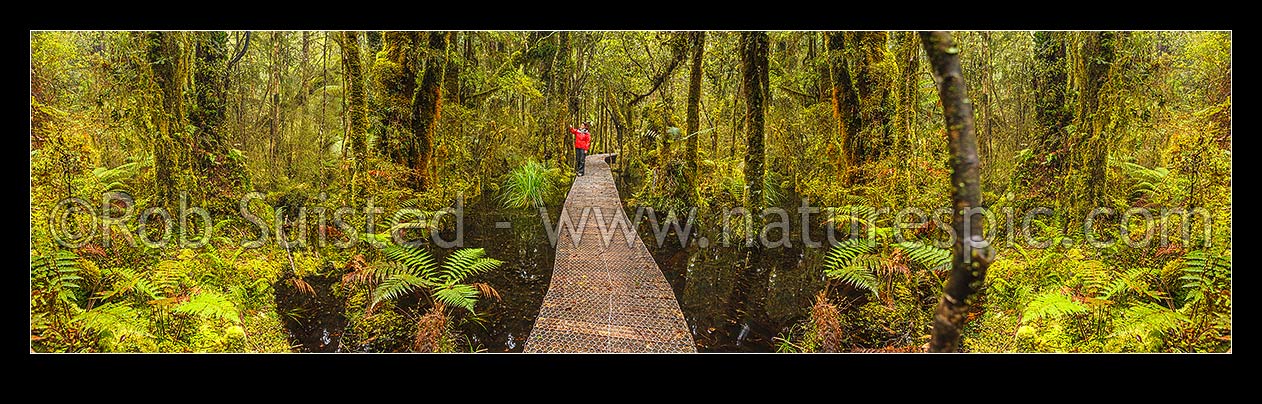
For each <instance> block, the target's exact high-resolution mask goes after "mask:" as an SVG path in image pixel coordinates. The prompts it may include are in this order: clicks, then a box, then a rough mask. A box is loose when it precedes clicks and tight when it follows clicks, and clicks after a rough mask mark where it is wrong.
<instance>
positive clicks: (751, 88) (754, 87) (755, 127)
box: [730, 31, 771, 334]
mask: <svg viewBox="0 0 1262 404" xmlns="http://www.w3.org/2000/svg"><path fill="white" fill-rule="evenodd" d="M767 53H768V38H767V33H766V32H761V31H757V32H742V33H741V34H740V55H741V83H742V86H741V87H742V88H743V90H744V98H745V100H746V102H745V115H746V116H747V120H748V125H747V126H746V132H745V134H746V136H745V140H746V142H745V188H746V193H745V201H744V202H745V207H746V209H748V210H749V212H748V214H749V216H750V218H751V219H752V220H751V221H752V225H753V226H752V232H751V233H749V235H750V237H752V241H753V243H752V244H749V245H747V247H748V248H747V249H746V254H745V263H746V265H745V267H744V268H742V270H741V271H740V273H739V275H738V279H737V285H736V286H735V287H734V288H733V292H732V302H733V303H732V305H731V310H732V313H731V314H730V315H731V316H732V318H743V319H744V323H745V325H746V326H748V325H749V324H752V323H754V322H757V321H758V320H759V319H760V318H762V317H763V316H764V314H765V311H764V309H763V308H764V304H765V301H766V300H765V292H766V290H767V284H768V282H769V280H770V279H769V278H768V275H770V273H771V271H770V270H769V269H768V268H766V267H765V266H764V265H763V262H764V261H763V253H762V251H761V249H762V245H761V244H760V243H759V242H758V233H759V230H760V229H761V228H762V218H761V215H760V213H761V212H762V208H763V207H764V206H763V205H764V203H763V175H764V174H765V173H764V172H763V170H764V166H763V164H764V160H763V153H764V123H765V117H764V114H765V110H764V106H765V103H766V96H767V84H768V82H767V78H768V62H767ZM733 332H734V333H737V334H739V333H740V331H737V330H733Z"/></svg>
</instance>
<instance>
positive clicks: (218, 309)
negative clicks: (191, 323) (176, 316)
mask: <svg viewBox="0 0 1262 404" xmlns="http://www.w3.org/2000/svg"><path fill="white" fill-rule="evenodd" d="M174 311H175V312H176V313H185V314H192V315H195V316H198V317H207V318H218V319H224V320H228V321H231V322H234V323H235V322H238V321H240V320H241V317H240V314H239V312H238V311H237V306H236V305H234V304H232V302H231V301H228V298H227V297H226V296H224V295H222V294H219V293H216V292H209V291H203V292H201V293H198V294H196V295H194V296H193V298H192V299H189V301H187V302H184V303H181V304H180V305H178V306H175V309H174Z"/></svg>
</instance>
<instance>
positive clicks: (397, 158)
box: [374, 31, 417, 167]
mask: <svg viewBox="0 0 1262 404" xmlns="http://www.w3.org/2000/svg"><path fill="white" fill-rule="evenodd" d="M415 36H417V35H416V33H414V32H400V31H388V32H385V33H384V34H383V35H382V50H383V51H384V52H382V53H381V54H380V55H378V57H377V61H376V64H375V66H374V70H375V71H376V74H375V75H374V76H375V77H376V79H377V85H378V86H379V87H380V88H381V92H382V98H383V100H382V101H383V102H382V104H383V105H382V112H381V114H382V120H383V121H384V122H382V123H383V126H384V128H383V129H384V130H382V131H381V134H380V137H379V138H378V139H377V150H378V151H379V152H380V153H381V155H382V156H384V157H385V158H387V159H389V160H390V161H392V162H394V163H397V164H402V165H405V166H407V167H413V166H414V165H415V164H414V163H415V162H414V161H413V160H414V159H415V155H414V154H413V153H411V152H410V151H411V150H412V149H413V147H410V146H411V144H412V143H413V141H414V139H415V136H413V135H412V98H413V97H415V95H416V65H415V62H416V56H415V54H416V52H417V49H416V47H415V44H414V41H413V39H414V37H415Z"/></svg>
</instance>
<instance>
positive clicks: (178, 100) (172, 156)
mask: <svg viewBox="0 0 1262 404" xmlns="http://www.w3.org/2000/svg"><path fill="white" fill-rule="evenodd" d="M180 35H183V34H182V33H179V32H156V31H155V32H149V33H147V34H144V43H145V45H146V47H145V50H146V52H145V55H146V56H147V61H148V62H149V66H150V69H151V70H152V73H153V74H152V78H153V83H154V86H155V87H156V88H155V90H156V91H155V93H156V94H155V95H156V96H157V98H158V100H157V101H158V102H157V104H158V105H159V106H160V107H159V108H154V109H152V111H153V112H152V118H151V119H152V121H153V123H154V125H155V126H156V129H157V131H156V132H154V139H153V165H154V180H155V181H154V182H155V184H154V185H155V187H156V188H157V190H156V193H155V194H156V196H157V199H158V204H159V205H166V206H170V204H171V203H173V202H174V201H175V197H176V191H177V189H176V188H177V186H178V184H177V182H176V178H175V174H176V173H178V172H179V171H180V170H181V167H183V166H184V164H185V162H184V161H183V155H184V153H181V148H182V145H184V144H185V142H184V135H183V134H182V131H183V128H184V102H183V101H184V96H183V91H182V84H183V80H182V78H181V77H180V72H181V70H182V64H183V63H182V61H183V58H182V57H180Z"/></svg>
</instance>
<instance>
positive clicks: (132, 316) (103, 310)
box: [73, 303, 153, 342]
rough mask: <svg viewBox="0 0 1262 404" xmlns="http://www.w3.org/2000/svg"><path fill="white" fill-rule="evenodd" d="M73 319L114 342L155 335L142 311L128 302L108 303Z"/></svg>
mask: <svg viewBox="0 0 1262 404" xmlns="http://www.w3.org/2000/svg"><path fill="white" fill-rule="evenodd" d="M73 321H75V322H79V323H81V324H83V327H84V328H86V329H88V330H92V331H96V332H98V333H101V334H102V335H103V336H105V337H108V338H109V339H112V340H113V341H114V342H117V341H121V340H123V339H125V338H128V337H150V338H152V337H153V335H151V334H150V333H149V330H148V326H147V324H146V322H145V320H144V319H143V318H142V317H141V316H140V313H139V312H138V311H137V310H136V309H135V308H132V307H131V306H128V305H126V304H121V303H106V304H103V305H100V306H97V307H96V308H94V309H92V310H88V311H86V312H83V313H82V314H79V315H78V316H75V318H74V320H73Z"/></svg>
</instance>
